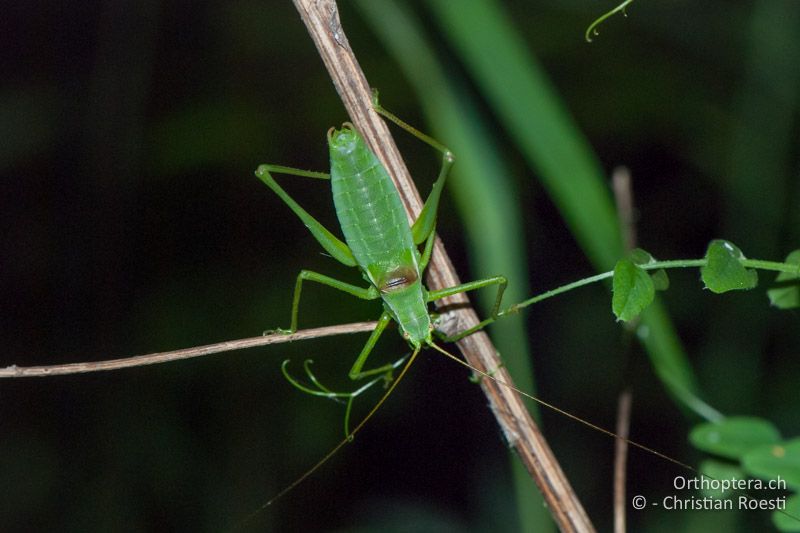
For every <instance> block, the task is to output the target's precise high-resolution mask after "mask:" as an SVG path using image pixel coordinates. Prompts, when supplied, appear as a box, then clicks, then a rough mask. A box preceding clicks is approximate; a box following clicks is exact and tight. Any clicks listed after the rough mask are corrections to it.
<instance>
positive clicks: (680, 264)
mask: <svg viewBox="0 0 800 533" xmlns="http://www.w3.org/2000/svg"><path fill="white" fill-rule="evenodd" d="M707 263H708V261H707V260H706V259H673V260H671V261H654V262H652V263H648V264H646V265H639V267H640V268H642V269H644V270H659V269H662V268H664V269H666V268H697V267H704V266H706V264H707ZM741 263H742V265H744V266H745V267H748V268H757V269H759V270H771V271H774V272H787V273H789V274H797V275H798V276H800V266H798V265H796V264H791V263H781V262H778V261H763V260H761V259H742V260H741ZM613 276H614V271H613V270H609V271H608V272H603V273H602V274H596V275H594V276H590V277H588V278H583V279H579V280H578V281H573V282H572V283H568V284H566V285H562V286H560V287H557V288H555V289H551V290H549V291H547V292H543V293H541V294H537V295H536V296H533V297H531V298H528V299H527V300H523V301H522V302H519V303H517V304H514V305H512V306H511V307H508V308H506V309H503V310H502V311H500V312H499V313H498V314H497V318H500V317H502V316H505V315H509V314H512V313H516V312H518V311H519V310H520V309H524V308H526V307H528V306H531V305H533V304H535V303H539V302H541V301H543V300H547V299H548V298H552V297H553V296H557V295H559V294H563V293H565V292H569V291H571V290H573V289H577V288H578V287H583V286H584V285H591V284H592V283H596V282H598V281H603V280H604V279H608V278H611V277H613ZM494 320H495V319H486V320H485V321H484V323H486V324H491V323H492V322H494Z"/></svg>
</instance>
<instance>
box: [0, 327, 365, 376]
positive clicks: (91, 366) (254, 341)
mask: <svg viewBox="0 0 800 533" xmlns="http://www.w3.org/2000/svg"><path fill="white" fill-rule="evenodd" d="M376 324H377V322H354V323H352V324H340V325H338V326H327V327H324V328H313V329H303V330H300V331H297V332H295V333H292V334H291V335H284V334H281V333H276V334H273V335H262V336H260V337H251V338H249V339H238V340H235V341H225V342H218V343H216V344H207V345H205V346H195V347H193V348H184V349H183V350H174V351H171V352H157V353H150V354H147V355H135V356H133V357H124V358H121V359H107V360H105V361H86V362H82V363H68V364H63V365H44V366H17V365H11V366H7V367H5V368H0V378H24V377H47V376H59V375H64V374H85V373H87V372H100V371H102V370H119V369H121V368H131V367H134V366H144V365H155V364H158V363H168V362H170V361H179V360H181V359H191V358H192V357H202V356H204V355H209V354H212V353H220V352H231V351H234V350H244V349H246V348H255V347H257V346H266V345H268V344H278V343H282V342H291V341H300V340H306V339H314V338H317V337H328V336H331V335H342V334H344V333H359V332H364V331H372V330H373V329H375V325H376Z"/></svg>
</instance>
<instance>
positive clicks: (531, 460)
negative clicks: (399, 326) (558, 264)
mask: <svg viewBox="0 0 800 533" xmlns="http://www.w3.org/2000/svg"><path fill="white" fill-rule="evenodd" d="M293 1H294V3H295V6H296V7H297V10H298V11H299V13H300V16H301V18H302V19H303V22H304V23H305V25H306V27H307V29H308V32H309V34H310V35H311V38H312V40H313V41H314V44H315V45H316V47H317V50H318V51H319V55H320V57H321V58H322V60H323V62H324V63H325V66H326V68H327V69H328V73H329V74H330V76H331V79H332V80H333V84H334V86H335V87H336V90H337V92H338V93H339V96H340V97H341V99H342V102H343V103H344V106H345V108H346V109H347V112H348V114H349V115H350V119H351V120H352V121H353V123H354V124H355V125H356V127H357V128H358V130H359V132H360V133H361V134H362V136H363V137H364V138H365V140H366V142H367V144H368V145H369V146H370V148H371V149H372V150H373V151H374V152H375V153H376V154H377V156H378V157H379V158H380V160H381V162H382V163H383V164H384V166H385V167H386V168H387V170H388V171H389V174H390V175H391V176H392V180H393V181H394V183H395V186H396V187H397V190H398V191H399V192H400V196H401V198H402V201H403V203H404V205H405V208H406V211H407V213H408V216H409V220H410V221H413V220H414V219H415V218H416V216H417V214H418V213H419V212H420V210H421V208H422V201H421V199H420V196H419V193H418V192H417V190H416V187H415V186H414V182H413V181H412V180H411V176H410V175H409V173H408V169H407V168H406V166H405V163H404V162H403V159H402V157H401V156H400V153H399V151H398V149H397V146H396V145H395V143H394V140H393V139H392V137H391V135H390V134H389V130H388V128H387V126H386V124H385V123H384V122H383V120H381V119H380V117H379V116H378V115H377V114H376V113H375V111H374V110H373V108H372V104H371V88H370V86H369V84H368V83H367V80H366V78H365V77H364V74H363V72H362V71H361V68H360V67H359V65H358V61H357V60H356V58H355V55H354V54H353V51H352V50H351V48H350V45H349V42H348V40H347V37H346V35H345V33H344V31H343V30H342V26H341V22H340V20H339V14H338V9H337V6H336V2H335V1H334V0H293ZM434 250H435V251H434V254H433V258H432V259H431V262H430V265H429V267H428V271H427V280H428V286H429V287H430V288H431V289H438V288H443V287H452V286H455V285H458V284H459V283H460V282H459V279H458V276H457V275H456V273H455V270H454V268H453V265H452V263H451V261H450V259H449V258H448V256H447V253H446V252H445V250H444V246H443V245H442V242H441V240H440V239H438V238H437V240H436V247H435V249H434ZM440 307H444V308H446V309H450V310H452V313H453V315H454V317H455V318H456V319H457V320H453V321H452V322H453V323H454V328H455V330H457V331H458V330H463V329H465V328H469V327H471V326H472V325H474V324H477V323H478V317H477V315H476V314H475V312H474V311H473V310H472V308H471V306H470V304H469V299H468V298H467V297H466V295H464V294H460V295H457V296H454V297H451V298H448V299H444V300H442V302H441V304H440ZM446 333H448V334H449V333H451V332H446ZM458 347H459V349H460V350H461V353H463V354H464V357H465V358H466V359H467V361H468V362H469V363H470V364H471V365H472V366H474V367H476V368H478V369H480V370H482V371H485V372H489V373H493V374H494V375H495V376H496V377H497V378H498V379H499V380H500V381H502V382H505V383H508V384H512V383H513V382H512V380H511V376H510V375H509V374H508V372H507V371H506V370H505V369H504V368H503V365H502V363H501V361H500V359H499V356H498V355H497V351H496V350H495V348H494V346H492V343H491V341H490V340H489V337H488V335H486V333H484V332H477V333H475V334H473V335H470V336H469V337H466V338H464V339H462V340H460V341H459V342H458ZM481 386H482V388H483V390H484V393H485V394H486V397H487V398H488V400H489V402H490V406H491V408H492V411H493V412H494V414H495V417H496V418H497V421H498V423H499V424H500V427H501V428H502V430H503V432H504V434H505V435H506V438H507V439H508V442H509V444H510V445H511V446H512V447H513V448H514V449H515V450H516V451H517V453H518V454H519V456H520V458H521V459H522V461H523V463H524V464H525V467H526V468H527V469H528V471H529V472H530V474H531V476H532V477H533V478H534V480H535V481H536V483H537V484H538V486H539V488H540V489H541V491H542V493H543V494H544V498H545V500H546V502H547V504H548V508H549V509H550V512H551V514H552V516H553V519H554V520H555V522H556V524H557V525H558V527H559V528H560V529H561V530H562V531H594V528H593V526H592V524H591V522H590V521H589V518H588V517H587V515H586V513H585V511H584V510H583V507H582V506H581V504H580V501H579V500H578V498H577V496H576V495H575V493H574V491H573V490H572V487H571V486H570V484H569V482H568V480H567V478H566V476H565V475H564V473H563V471H562V470H561V467H560V466H559V464H558V462H557V461H556V459H555V456H554V455H553V452H552V450H550V447H549V446H548V444H547V442H546V441H545V439H544V437H543V436H542V434H541V432H540V431H539V428H538V427H537V426H536V424H535V423H534V421H533V419H532V418H531V417H530V414H529V413H528V411H527V409H526V408H525V404H524V403H523V401H522V398H521V397H520V396H519V395H518V394H517V393H516V392H514V391H513V390H511V389H510V388H508V387H505V386H502V385H500V384H498V383H496V382H495V381H492V380H488V379H484V380H481ZM531 504H532V505H533V504H534V502H533V501H532V502H531Z"/></svg>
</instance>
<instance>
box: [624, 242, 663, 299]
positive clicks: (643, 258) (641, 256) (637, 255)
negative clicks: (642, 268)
mask: <svg viewBox="0 0 800 533" xmlns="http://www.w3.org/2000/svg"><path fill="white" fill-rule="evenodd" d="M628 257H630V259H631V261H633V262H634V263H636V264H637V265H649V264H652V263H655V262H656V258H655V257H653V256H652V255H651V254H650V252H648V251H646V250H643V249H641V248H634V249H633V250H631V253H630V254H629V255H628ZM650 277H651V278H652V279H653V286H654V287H655V289H656V290H657V291H665V290H667V289H669V276H667V271H666V270H664V269H663V268H659V269H658V270H656V271H655V272H653V273H652V274H650Z"/></svg>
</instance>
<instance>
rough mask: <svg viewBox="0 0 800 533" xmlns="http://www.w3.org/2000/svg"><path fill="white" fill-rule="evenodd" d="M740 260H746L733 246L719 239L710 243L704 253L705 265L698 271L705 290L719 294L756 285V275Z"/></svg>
mask: <svg viewBox="0 0 800 533" xmlns="http://www.w3.org/2000/svg"><path fill="white" fill-rule="evenodd" d="M742 259H746V258H745V256H744V254H743V253H742V251H741V250H740V249H739V248H738V247H737V246H736V245H735V244H733V243H731V242H728V241H724V240H719V239H718V240H714V241H711V244H709V245H708V250H707V251H706V261H707V264H706V266H704V267H703V268H701V269H700V274H701V276H702V278H703V283H705V284H706V288H707V289H710V290H711V292H715V293H717V294H720V293H723V292H728V291H733V290H746V289H752V288H753V287H755V286H756V285H758V273H756V271H755V270H751V269H747V268H745V267H744V265H742Z"/></svg>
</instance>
